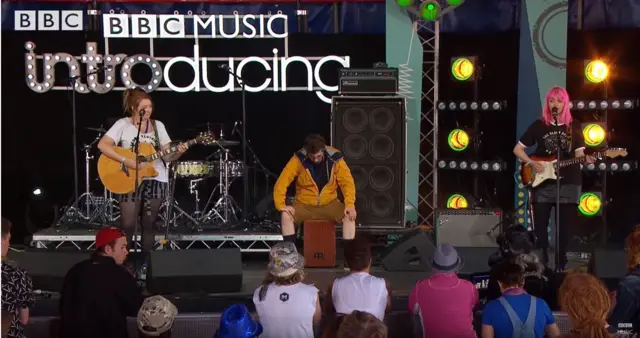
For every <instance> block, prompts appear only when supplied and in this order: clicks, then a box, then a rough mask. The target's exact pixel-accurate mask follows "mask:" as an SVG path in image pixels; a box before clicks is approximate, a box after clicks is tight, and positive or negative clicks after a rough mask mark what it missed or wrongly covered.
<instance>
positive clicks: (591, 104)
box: [569, 99, 638, 110]
mask: <svg viewBox="0 0 640 338" xmlns="http://www.w3.org/2000/svg"><path fill="white" fill-rule="evenodd" d="M636 107H638V99H623V100H599V101H589V100H575V101H571V103H570V104H569V108H571V109H573V110H597V109H616V110H622V109H634V108H636Z"/></svg>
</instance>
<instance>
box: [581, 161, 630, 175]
mask: <svg viewBox="0 0 640 338" xmlns="http://www.w3.org/2000/svg"><path fill="white" fill-rule="evenodd" d="M580 168H581V169H582V170H583V171H609V172H629V171H633V170H637V169H638V161H634V160H622V161H606V162H605V161H601V160H598V161H596V162H595V163H589V164H582V165H581V166H580Z"/></svg>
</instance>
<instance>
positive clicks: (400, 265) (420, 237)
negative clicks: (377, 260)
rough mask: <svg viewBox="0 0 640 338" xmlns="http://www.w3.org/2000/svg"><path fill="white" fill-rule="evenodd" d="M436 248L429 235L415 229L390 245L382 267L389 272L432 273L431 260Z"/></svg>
mask: <svg viewBox="0 0 640 338" xmlns="http://www.w3.org/2000/svg"><path fill="white" fill-rule="evenodd" d="M435 249H436V248H435V247H434V245H433V242H432V241H431V238H430V237H429V235H428V234H427V233H426V232H424V231H422V230H420V229H415V230H413V231H411V232H408V233H406V234H405V235H404V236H402V238H400V239H399V240H398V241H396V242H394V243H393V244H392V245H390V246H389V247H388V248H387V249H386V250H385V252H384V253H383V254H382V265H383V266H384V268H385V269H386V270H387V271H421V272H428V273H430V272H431V264H430V263H429V260H431V259H432V258H433V253H434V252H435Z"/></svg>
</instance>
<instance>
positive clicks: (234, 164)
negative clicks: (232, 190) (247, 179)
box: [213, 160, 244, 178]
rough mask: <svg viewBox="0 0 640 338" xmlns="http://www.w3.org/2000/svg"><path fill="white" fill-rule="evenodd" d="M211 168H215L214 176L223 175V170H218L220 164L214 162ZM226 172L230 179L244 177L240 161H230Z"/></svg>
mask: <svg viewBox="0 0 640 338" xmlns="http://www.w3.org/2000/svg"><path fill="white" fill-rule="evenodd" d="M213 166H214V168H215V172H216V173H215V175H220V173H224V171H223V170H220V162H214V163H213ZM227 168H228V169H227V170H228V175H229V177H231V178H235V177H242V175H244V163H243V162H242V161H235V160H231V161H228V162H227Z"/></svg>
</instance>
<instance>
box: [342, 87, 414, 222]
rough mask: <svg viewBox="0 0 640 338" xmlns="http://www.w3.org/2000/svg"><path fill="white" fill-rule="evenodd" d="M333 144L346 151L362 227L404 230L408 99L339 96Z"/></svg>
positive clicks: (343, 151) (345, 155) (345, 157)
mask: <svg viewBox="0 0 640 338" xmlns="http://www.w3.org/2000/svg"><path fill="white" fill-rule="evenodd" d="M331 144H332V145H333V146H334V147H336V148H338V149H339V150H340V151H342V153H343V155H344V159H345V161H346V163H347V164H348V165H349V168H350V169H351V174H352V175H353V180H354V181H355V185H356V210H357V212H358V220H357V222H358V223H359V224H361V225H363V226H367V227H376V226H378V227H403V226H404V203H405V158H406V149H407V146H406V103H405V99H404V98H402V97H399V96H379V97H360V96H334V97H333V99H332V122H331Z"/></svg>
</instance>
